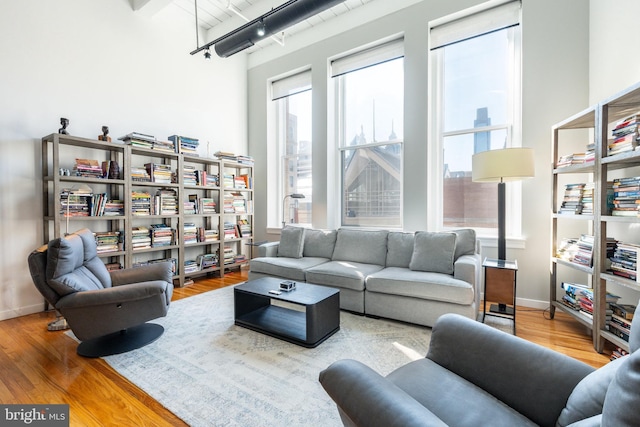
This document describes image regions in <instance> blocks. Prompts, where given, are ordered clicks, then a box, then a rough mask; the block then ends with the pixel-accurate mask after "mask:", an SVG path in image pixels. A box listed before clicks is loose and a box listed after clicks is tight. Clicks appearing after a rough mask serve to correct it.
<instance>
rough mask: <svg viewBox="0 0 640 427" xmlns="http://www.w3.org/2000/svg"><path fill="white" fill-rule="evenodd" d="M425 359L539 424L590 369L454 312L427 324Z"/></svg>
mask: <svg viewBox="0 0 640 427" xmlns="http://www.w3.org/2000/svg"><path fill="white" fill-rule="evenodd" d="M427 358H428V359H431V360H433V361H434V362H436V363H437V364H439V365H441V366H442V367H444V368H446V369H448V370H450V371H452V372H453V373H455V374H457V375H458V376H460V377H462V378H464V379H466V380H467V381H470V382H471V383H473V384H475V385H476V386H478V387H480V388H482V389H483V390H485V391H487V392H488V393H490V394H492V395H493V396H495V397H496V398H497V399H498V400H500V401H502V402H504V403H505V404H507V405H508V406H510V407H512V408H514V409H515V410H516V411H518V412H520V413H521V414H522V415H524V416H526V417H527V418H529V419H531V420H532V421H534V422H535V423H537V424H540V425H555V422H556V420H557V419H558V417H559V416H560V412H561V411H562V409H563V408H564V406H565V404H566V402H567V399H568V398H569V395H570V394H571V392H572V391H573V389H574V388H575V386H576V385H577V384H578V382H580V380H582V378H584V377H585V376H587V375H588V374H590V373H591V372H593V371H594V369H593V368H592V367H590V366H588V365H586V364H584V363H582V362H579V361H577V360H575V359H572V358H571V357H569V356H565V355H564V354H561V353H558V352H555V351H553V350H550V349H547V348H545V347H542V346H539V345H537V344H534V343H531V342H528V341H525V340H523V339H521V338H519V337H516V336H513V335H510V334H507V333H505V332H502V331H499V330H497V329H494V328H492V327H490V326H487V325H484V324H482V323H479V322H476V321H473V320H471V319H468V318H466V317H463V316H460V315H456V314H445V315H443V316H441V317H440V318H439V319H438V321H437V322H436V324H435V325H434V327H433V330H432V334H431V342H430V344H429V352H428V353H427Z"/></svg>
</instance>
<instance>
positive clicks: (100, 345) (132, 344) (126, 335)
mask: <svg viewBox="0 0 640 427" xmlns="http://www.w3.org/2000/svg"><path fill="white" fill-rule="evenodd" d="M163 333H164V328H163V327H162V326H161V325H158V324H156V323H143V324H142V325H138V326H134V327H131V328H128V329H125V330H123V331H119V332H114V333H112V334H109V335H104V336H101V337H98V338H93V339H90V340H86V341H82V342H81V343H80V344H79V345H78V348H77V350H76V351H77V353H78V354H79V355H80V356H84V357H103V356H111V355H114V354H121V353H126V352H128V351H131V350H135V349H137V348H141V347H144V346H145V345H147V344H151V343H152V342H154V341H155V340H157V339H158V338H160V336H161V335H162V334H163Z"/></svg>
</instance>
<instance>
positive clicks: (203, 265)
mask: <svg viewBox="0 0 640 427" xmlns="http://www.w3.org/2000/svg"><path fill="white" fill-rule="evenodd" d="M196 262H197V263H198V268H199V269H200V270H206V269H207V268H213V267H217V266H218V254H216V253H212V254H202V255H198V258H197V259H196Z"/></svg>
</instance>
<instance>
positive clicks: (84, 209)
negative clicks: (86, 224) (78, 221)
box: [60, 186, 93, 217]
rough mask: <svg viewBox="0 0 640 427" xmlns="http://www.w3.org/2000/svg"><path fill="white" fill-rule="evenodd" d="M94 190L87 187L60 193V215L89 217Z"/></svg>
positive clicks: (65, 189)
mask: <svg viewBox="0 0 640 427" xmlns="http://www.w3.org/2000/svg"><path fill="white" fill-rule="evenodd" d="M92 198H93V190H91V188H89V187H87V186H82V187H81V188H77V189H76V188H63V189H62V191H61V192H60V213H61V214H63V215H64V216H65V217H77V216H89V215H90V212H91V210H90V207H89V206H90V204H91V203H92Z"/></svg>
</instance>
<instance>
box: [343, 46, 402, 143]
mask: <svg viewBox="0 0 640 427" xmlns="http://www.w3.org/2000/svg"><path fill="white" fill-rule="evenodd" d="M339 78H340V79H342V85H343V93H342V96H343V100H342V101H343V105H344V109H343V117H342V120H343V131H342V138H341V146H342V147H345V146H353V145H364V144H371V143H379V142H387V141H402V139H403V137H404V128H403V104H404V59H403V58H399V59H395V60H392V61H388V62H384V63H382V64H378V65H375V66H372V67H368V68H364V69H361V70H358V71H354V72H352V73H348V74H345V75H343V76H341V77H339Z"/></svg>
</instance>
